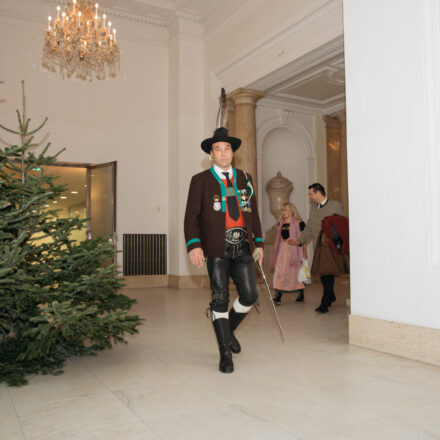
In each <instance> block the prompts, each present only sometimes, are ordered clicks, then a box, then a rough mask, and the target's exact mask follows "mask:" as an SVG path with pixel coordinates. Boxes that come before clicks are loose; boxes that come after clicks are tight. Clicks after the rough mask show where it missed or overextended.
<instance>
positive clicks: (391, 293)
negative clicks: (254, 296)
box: [344, 0, 440, 364]
mask: <svg viewBox="0 0 440 440" xmlns="http://www.w3.org/2000/svg"><path fill="white" fill-rule="evenodd" d="M439 23H440V5H439V2H438V1H437V0H421V1H408V2H402V1H400V0H387V1H386V2H384V1H382V0H369V1H368V2H361V1H345V2H344V27H345V66H346V95H347V148H348V179H349V191H350V192H349V201H350V237H351V317H350V341H352V342H353V343H357V344H359V345H365V346H369V347H372V348H377V349H379V350H383V351H389V352H392V353H396V354H402V355H404V356H408V357H412V358H417V359H423V360H427V361H428V362H433V363H439V364H440V344H438V339H437V343H434V335H435V338H439V337H440V332H439V331H438V330H439V329H440V320H439V318H438V311H439V310H440V295H439V293H438V292H439V279H440V220H439V212H440V208H439V206H440V184H439V182H440V179H439V175H440V153H439V152H440V128H439V121H440V55H439V54H440V27H439ZM396 323H398V324H396ZM428 329H430V330H429V331H428ZM403 332H407V333H405V336H404V333H403ZM429 334H430V335H431V336H432V339H430V337H431V336H429ZM385 339H386V340H385ZM429 341H431V342H432V344H431V343H430V342H429ZM423 347H426V349H425V348H423ZM430 353H431V354H430Z"/></svg>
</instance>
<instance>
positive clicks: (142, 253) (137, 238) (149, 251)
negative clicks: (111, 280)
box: [123, 234, 167, 275]
mask: <svg viewBox="0 0 440 440" xmlns="http://www.w3.org/2000/svg"><path fill="white" fill-rule="evenodd" d="M123 240H124V248H123V255H124V275H166V273H167V236H166V234H123Z"/></svg>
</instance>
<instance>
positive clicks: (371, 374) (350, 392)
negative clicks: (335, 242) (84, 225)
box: [0, 280, 440, 440]
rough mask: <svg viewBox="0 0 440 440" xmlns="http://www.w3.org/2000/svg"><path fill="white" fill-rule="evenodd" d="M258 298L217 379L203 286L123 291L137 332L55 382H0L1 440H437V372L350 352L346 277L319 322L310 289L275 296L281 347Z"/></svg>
mask: <svg viewBox="0 0 440 440" xmlns="http://www.w3.org/2000/svg"><path fill="white" fill-rule="evenodd" d="M260 291H261V313H260V314H258V313H257V312H256V311H255V310H252V312H251V315H250V316H249V317H248V318H247V319H246V320H245V321H244V322H243V324H242V327H240V329H239V331H238V332H237V337H238V339H239V340H240V342H241V344H242V347H243V351H242V353H240V354H239V355H235V356H234V362H235V372H234V373H233V374H222V373H220V372H219V371H218V353H217V349H216V342H215V336H214V333H213V331H212V328H211V324H210V322H209V320H208V319H207V318H206V317H205V316H204V310H205V308H206V304H207V302H208V292H207V291H206V290H203V289H185V290H177V289H171V288H151V289H128V290H127V294H129V295H130V296H132V297H134V298H136V299H138V301H139V304H138V305H137V306H136V307H135V311H136V312H137V313H139V314H140V315H142V316H143V317H145V324H144V325H143V327H142V328H141V331H140V333H139V334H138V335H135V336H133V337H129V339H128V341H129V343H128V345H118V346H116V347H115V348H114V349H112V350H109V351H106V352H103V353H101V354H99V355H98V356H97V357H89V358H79V359H71V360H70V361H69V362H68V364H67V366H66V368H65V373H64V374H63V375H61V376H37V377H32V378H31V379H30V381H29V385H27V386H24V387H20V388H8V387H6V386H5V385H4V384H2V385H0V439H1V440H24V439H27V440H30V439H32V440H82V439H85V440H153V439H156V440H157V439H162V440H174V439H176V440H177V439H178V440H181V439H182V440H183V439H189V440H197V439H201V440H205V439H209V440H217V439H228V440H230V439H243V440H246V439H252V440H257V439H261V440H263V439H264V440H267V439H275V440H278V439H279V440H288V439H289V440H294V439H307V440H347V439H350V440H364V439H368V440H370V439H374V440H382V439H390V440H391V439H392V440H395V439H399V440H406V439H409V440H416V439H417V440H424V439H440V368H439V367H434V366H430V365H426V364H423V363H419V362H415V361H411V360H407V359H402V358H399V357H395V356H391V355H387V354H382V353H378V352H374V351H370V350H365V349H361V348H357V347H352V346H349V345H348V344H347V339H348V336H347V313H348V309H347V307H346V301H345V298H346V296H347V291H348V281H347V280H338V282H337V286H336V293H337V297H338V300H337V302H336V303H335V304H334V305H333V306H332V307H331V310H330V312H329V313H327V314H325V315H318V314H317V313H315V312H314V308H315V307H316V305H317V303H318V301H319V297H320V288H319V285H312V286H309V287H307V289H306V301H305V303H304V304H295V302H294V296H293V295H292V296H289V297H285V298H284V299H283V303H282V305H281V306H280V307H277V311H278V312H279V314H280V318H281V321H282V324H283V326H284V330H285V333H286V335H287V337H286V342H285V343H282V341H281V338H280V335H279V332H278V329H277V326H276V322H275V320H274V317H273V312H272V310H271V305H270V303H269V300H268V299H267V298H266V295H267V294H266V293H265V292H264V290H262V289H260Z"/></svg>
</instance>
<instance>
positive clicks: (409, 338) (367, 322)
mask: <svg viewBox="0 0 440 440" xmlns="http://www.w3.org/2000/svg"><path fill="white" fill-rule="evenodd" d="M349 342H350V344H352V345H357V346H359V347H365V348H370V349H372V350H377V351H382V352H385V353H389V354H394V355H397V356H402V357H405V358H408V359H414V360H417V361H422V362H427V363H429V364H433V365H440V330H436V329H431V328H426V327H418V326H415V325H410V324H401V323H398V322H392V321H384V320H381V319H375V318H366V317H363V316H358V315H349Z"/></svg>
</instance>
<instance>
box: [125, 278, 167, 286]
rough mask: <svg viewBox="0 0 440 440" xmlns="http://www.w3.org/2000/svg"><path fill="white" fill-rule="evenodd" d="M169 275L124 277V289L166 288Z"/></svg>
mask: <svg viewBox="0 0 440 440" xmlns="http://www.w3.org/2000/svg"><path fill="white" fill-rule="evenodd" d="M168 277H169V275H131V276H125V277H124V284H125V286H124V288H126V289H130V288H142V287H167V286H168V282H169V281H168Z"/></svg>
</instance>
